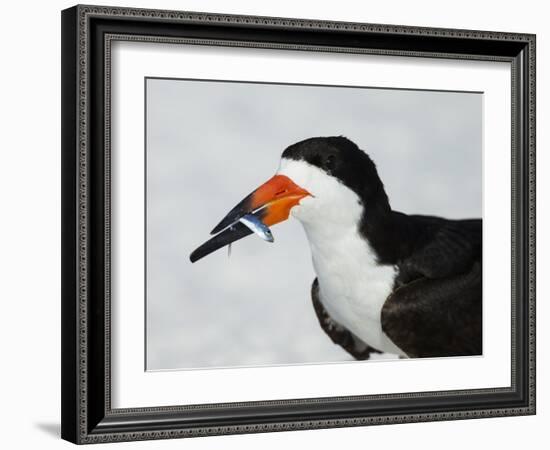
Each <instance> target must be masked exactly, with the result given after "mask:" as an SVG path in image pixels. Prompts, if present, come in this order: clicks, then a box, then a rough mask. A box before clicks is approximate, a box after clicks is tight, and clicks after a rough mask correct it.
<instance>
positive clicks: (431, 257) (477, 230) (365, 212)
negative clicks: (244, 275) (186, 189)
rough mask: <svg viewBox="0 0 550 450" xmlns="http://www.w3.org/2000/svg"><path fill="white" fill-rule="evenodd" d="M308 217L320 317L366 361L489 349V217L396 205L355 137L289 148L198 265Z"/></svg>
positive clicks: (201, 252) (200, 252)
mask: <svg viewBox="0 0 550 450" xmlns="http://www.w3.org/2000/svg"><path fill="white" fill-rule="evenodd" d="M289 215H292V216H293V217H295V218H296V219H298V220H299V221H300V222H301V223H302V225H303V227H304V230H305V232H306V235H307V238H308V241H309V245H310V249H311V255H312V260H313V267H314V270H315V273H316V275H317V278H316V279H315V280H314V281H313V286H312V289H311V294H312V300H313V305H314V308H315V312H316V313H317V317H318V319H319V323H320V324H321V326H322V328H323V329H324V330H325V332H326V333H327V334H328V335H329V336H330V337H331V339H332V340H333V341H334V342H335V343H337V344H339V345H341V346H342V347H343V348H345V349H346V350H347V351H348V352H349V353H350V354H351V355H353V356H354V357H355V358H356V359H367V358H368V357H369V355H370V354H371V352H388V353H393V354H397V355H400V356H402V357H439V356H463V355H480V354H481V353H482V324H481V315H482V314H481V313H482V226H481V219H465V220H449V219H445V218H441V217H435V216H425V215H407V214H403V213H401V212H397V211H393V210H392V209H391V207H390V204H389V201H388V197H387V195H386V192H385V190H384V185H383V184H382V181H381V180H380V178H379V176H378V172H377V170H376V166H375V164H374V163H373V161H372V160H371V159H370V157H369V156H368V155H367V154H366V153H365V152H364V151H362V150H361V149H359V147H357V145H356V144H354V143H353V142H352V141H350V140H349V139H347V138H345V137H341V136H340V137H317V138H311V139H306V140H304V141H301V142H298V143H296V144H293V145H291V146H290V147H288V148H287V149H286V150H285V151H284V152H283V154H282V158H281V163H280V166H279V169H278V171H277V173H276V174H275V176H274V177H273V178H271V179H270V180H269V181H267V182H266V183H264V184H263V185H262V186H260V187H259V188H258V189H256V190H255V191H254V192H252V193H251V194H250V195H249V196H247V197H246V198H245V199H244V200H243V201H242V202H240V203H239V204H238V205H237V206H235V208H233V209H232V210H231V211H230V212H229V213H228V214H227V216H226V217H225V218H224V219H223V220H222V221H221V222H220V223H219V224H218V225H217V226H216V227H215V228H214V229H213V231H212V233H213V234H216V233H217V234H216V236H214V237H213V238H212V239H210V240H209V241H207V242H206V243H205V244H203V245H202V246H200V247H199V248H197V249H196V250H195V251H194V252H193V253H192V254H191V256H190V259H191V261H192V262H195V261H197V260H198V259H200V258H202V257H204V256H206V255H207V254H209V253H211V252H213V251H215V250H217V249H218V248H220V247H223V246H225V245H228V244H230V243H231V242H234V241H236V240H237V239H241V238H242V237H244V236H246V235H248V234H251V233H252V229H253V227H252V226H247V225H249V224H248V223H246V224H245V223H243V221H240V219H242V218H243V217H245V216H247V217H248V218H251V217H253V218H255V219H256V220H259V221H261V223H262V224H264V225H266V226H271V225H274V224H276V223H279V222H282V221H284V220H286V219H287V218H288V217H289Z"/></svg>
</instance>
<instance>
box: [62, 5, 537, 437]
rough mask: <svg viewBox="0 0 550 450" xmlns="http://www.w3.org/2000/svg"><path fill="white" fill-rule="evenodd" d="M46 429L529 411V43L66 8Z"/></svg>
mask: <svg viewBox="0 0 550 450" xmlns="http://www.w3.org/2000/svg"><path fill="white" fill-rule="evenodd" d="M62 84H63V88H62V109H63V113H62V114H63V116H62V195H63V197H62V224H63V230H62V232H63V239H62V246H63V248H62V256H63V267H62V277H63V279H62V437H63V438H65V439H67V440H69V441H72V442H75V443H94V442H109V441H129V440H141V439H164V438H176V437H192V436H203V435H215V434H229V433H251V432H265V431H282V430H298V429H310V428H326V427H343V426H360V425H374V424H388V423H403V422H418V421H434V420H450V419H466V418H482V417H494V416H506V415H525V414H534V413H535V36H534V35H530V34H515V33H505V32H486V31H470V30H450V29H433V28H420V27H404V26H394V25H377V24H364V23H347V22H328V21H312V20H303V19H283V18H269V17H252V16H231V15H216V14H204V13H191V12H180V11H159V10H143V9H129V8H113V7H99V6H75V7H73V8H70V9H67V10H65V11H63V12H62Z"/></svg>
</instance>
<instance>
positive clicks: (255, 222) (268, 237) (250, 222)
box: [239, 214, 274, 242]
mask: <svg viewBox="0 0 550 450" xmlns="http://www.w3.org/2000/svg"><path fill="white" fill-rule="evenodd" d="M239 222H241V223H242V224H243V225H244V226H245V227H247V228H249V229H250V230H251V231H253V232H254V233H256V234H257V235H258V236H260V237H261V238H262V239H263V240H264V241H267V242H273V241H274V239H273V234H271V230H270V229H269V227H268V226H267V225H266V224H265V223H263V222H262V221H261V220H260V219H259V218H258V217H256V216H254V215H252V214H246V215H244V216H243V217H241V218H240V219H239Z"/></svg>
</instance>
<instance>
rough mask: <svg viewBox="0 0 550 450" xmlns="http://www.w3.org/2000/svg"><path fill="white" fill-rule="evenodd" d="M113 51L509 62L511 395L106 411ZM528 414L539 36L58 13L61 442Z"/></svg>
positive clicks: (479, 392) (531, 409)
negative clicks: (118, 45)
mask: <svg viewBox="0 0 550 450" xmlns="http://www.w3.org/2000/svg"><path fill="white" fill-rule="evenodd" d="M117 40H134V41H144V42H159V43H178V42H186V43H195V44H198V45H218V46H241V47H255V48H262V49H266V51H269V49H290V50H303V51H312V50H314V51H318V52H319V51H321V52H345V53H364V54H379V55H396V56H410V57H415V58H425V57H430V58H447V59H456V60H465V59H474V60H482V61H505V62H509V63H511V67H512V72H511V73H512V82H511V86H512V92H511V99H512V117H511V126H512V142H511V148H512V173H511V178H512V192H511V193H510V195H511V196H512V211H511V212H510V213H511V216H510V218H511V222H512V237H511V239H512V309H513V310H512V314H511V317H512V324H511V327H512V342H511V352H512V358H511V360H512V373H511V380H512V382H511V385H510V386H508V387H495V388H490V389H476V390H467V391H466V390H458V391H446V392H442V391H436V392H422V393H404V394H387V395H364V396H354V397H343V396H339V395H338V393H335V396H334V397H328V398H314V399H288V400H277V401H261V399H258V401H254V402H244V403H225V404H223V403H219V404H210V405H200V404H199V405H180V406H171V407H147V408H136V409H113V408H112V406H111V378H110V377H111V353H110V336H111V334H110V333H111V325H112V324H111V322H110V308H111V304H110V301H111V297H110V256H111V255H110V249H111V234H110V214H111V204H110V183H111V172H110V161H111V160H110V158H111V155H110V116H109V114H110V94H111V92H110V88H111V86H110V48H111V43H112V42H114V41H117ZM534 413H535V36H534V35H530V34H515V33H501V32H486V31H471V30H454V29H453V30H451V29H435V28H418V27H405V26H394V25H379V24H364V23H344V22H329V21H310V20H302V19H283V18H270V17H252V16H231V15H216V14H204V13H192V12H179V11H158V10H143V9H126V8H118V7H117V8H114V7H99V6H75V7H73V8H70V9H67V10H65V11H63V12H62V437H63V438H64V439H67V440H69V441H71V442H74V443H79V444H84V443H97V442H109V441H130V440H142V439H166V438H175V437H192V436H206V435H216V434H232V433H252V432H267V431H282V430H299V429H312V428H328V427H346V426H360V425H374V424H388V423H403V422H422V421H437V420H452V419H467V418H482V417H496V416H510V415H527V414H534Z"/></svg>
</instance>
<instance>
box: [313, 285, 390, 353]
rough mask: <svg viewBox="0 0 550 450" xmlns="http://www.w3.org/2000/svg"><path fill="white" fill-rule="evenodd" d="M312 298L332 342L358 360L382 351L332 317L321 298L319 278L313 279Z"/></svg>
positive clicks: (320, 322)
mask: <svg viewBox="0 0 550 450" xmlns="http://www.w3.org/2000/svg"><path fill="white" fill-rule="evenodd" d="M311 300H312V301H313V308H314V309H315V314H316V315H317V319H318V320H319V324H320V325H321V328H322V329H323V330H324V331H325V333H326V334H327V335H328V337H330V339H331V340H332V342H334V343H335V344H337V345H339V346H341V347H342V348H343V349H344V350H346V351H347V352H348V353H349V354H350V355H352V356H353V357H354V358H355V359H357V360H365V359H369V358H370V355H371V353H380V352H379V351H378V350H376V349H374V348H372V347H370V346H368V345H367V344H365V343H364V342H363V341H362V340H361V339H359V338H358V337H357V336H355V335H354V334H353V333H352V332H351V331H349V330H348V329H347V328H345V327H343V326H342V325H340V324H339V323H337V322H336V321H335V320H334V319H332V317H330V315H329V314H328V312H327V310H326V309H325V307H324V306H323V304H322V303H321V300H320V298H319V282H318V281H317V278H315V280H313V284H312V285H311Z"/></svg>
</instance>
